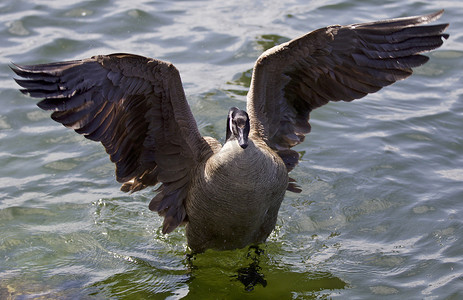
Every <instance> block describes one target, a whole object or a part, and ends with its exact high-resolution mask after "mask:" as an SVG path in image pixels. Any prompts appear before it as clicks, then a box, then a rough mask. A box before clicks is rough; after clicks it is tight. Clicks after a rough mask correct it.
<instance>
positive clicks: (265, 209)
mask: <svg viewBox="0 0 463 300" xmlns="http://www.w3.org/2000/svg"><path fill="white" fill-rule="evenodd" d="M442 14H443V10H441V11H438V12H435V13H431V14H427V15H422V16H415V17H402V18H396V19H389V20H383V21H376V22H369V23H361V24H352V25H347V26H341V25H333V26H328V27H324V28H320V29H318V30H315V31H312V32H309V33H307V34H305V35H303V36H301V37H298V38H296V39H293V40H291V41H289V42H286V43H283V44H281V45H277V46H275V47H273V48H271V49H269V50H267V51H265V52H264V53H263V54H262V55H260V56H259V57H258V59H257V61H256V63H255V65H254V68H253V73H252V79H251V84H250V88H249V92H248V94H247V103H246V111H245V110H242V109H239V108H236V107H233V108H231V109H230V110H229V112H228V115H227V121H226V137H225V143H224V144H223V145H222V144H221V143H220V142H219V141H218V140H216V139H214V138H212V137H203V136H202V135H201V134H200V131H199V129H198V127H197V124H196V121H195V119H194V117H193V114H192V112H191V110H190V107H189V104H188V102H187V100H186V96H185V93H184V89H183V86H182V82H181V78H180V75H179V71H178V70H177V69H176V68H175V67H174V65H172V64H171V63H168V62H164V61H160V60H157V59H152V58H147V57H143V56H138V55H134V54H125V53H115V54H109V55H97V56H93V57H91V58H87V59H81V60H73V61H64V62H56V63H48V64H39V65H18V64H14V63H12V65H11V66H10V67H11V69H12V70H13V71H14V72H15V73H16V75H17V76H19V78H17V77H15V80H16V82H17V83H18V84H19V85H20V86H22V89H20V91H21V92H22V93H24V94H27V95H29V96H31V97H35V98H43V99H42V100H41V101H40V102H38V104H37V105H38V106H39V108H41V109H43V110H49V111H53V113H52V114H51V118H52V119H53V120H55V121H57V122H59V123H61V124H63V125H64V126H66V127H68V128H71V129H74V130H75V132H77V133H78V134H81V135H84V136H85V137H86V138H87V139H90V140H93V141H98V142H101V143H102V144H103V146H104V148H105V150H106V152H107V153H108V154H109V157H110V160H111V161H112V162H113V163H114V164H115V167H116V171H115V173H116V180H117V181H118V182H119V183H121V184H122V186H121V190H122V191H124V192H137V191H140V190H142V189H144V188H146V187H150V186H156V187H157V189H156V194H155V196H154V197H153V198H152V200H151V201H150V203H149V209H150V210H152V211H154V212H157V213H158V214H159V215H160V216H162V217H163V218H164V219H163V224H162V233H163V234H167V233H170V232H172V231H173V230H174V229H176V228H177V227H179V226H180V225H185V226H186V229H185V232H186V238H187V244H188V247H189V248H190V249H191V250H192V251H193V252H195V253H200V252H204V251H205V250H207V249H214V250H232V249H237V248H244V247H247V246H252V245H258V244H261V243H264V242H265V241H266V239H267V237H268V236H269V234H270V233H271V232H272V231H273V229H274V228H275V224H276V221H277V215H278V211H279V208H280V205H281V203H282V201H283V198H284V196H285V193H286V191H287V190H288V191H290V192H295V193H299V192H301V188H300V187H299V186H298V185H297V183H296V182H295V180H294V179H292V178H290V177H289V175H288V173H289V172H290V171H291V170H292V169H293V168H294V167H295V166H296V165H297V164H298V161H299V153H298V152H297V151H295V150H293V149H292V148H293V147H294V146H296V145H298V144H300V143H301V142H303V141H304V137H305V135H306V134H308V133H309V132H310V130H311V127H310V124H309V115H310V112H311V111H312V110H314V109H316V108H318V107H321V106H323V105H325V104H327V103H328V102H330V101H340V100H343V101H347V102H350V101H352V100H354V99H359V98H362V97H364V96H366V95H367V94H369V93H374V92H377V91H378V90H380V89H381V88H382V87H385V86H388V85H390V84H392V83H394V82H396V81H398V80H402V79H404V78H406V77H408V76H410V75H411V74H412V72H413V70H412V69H413V68H414V67H418V66H420V65H422V64H424V63H426V62H427V61H428V59H429V58H428V57H427V56H423V55H422V54H421V53H422V52H427V51H431V50H433V49H436V48H438V47H440V46H441V45H442V44H443V41H444V39H447V38H448V34H446V33H444V31H445V29H446V28H447V27H448V24H438V25H423V24H426V23H429V22H431V21H434V20H436V19H438V18H439V17H440V16H441V15H442Z"/></svg>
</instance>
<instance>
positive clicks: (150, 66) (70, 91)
mask: <svg viewBox="0 0 463 300" xmlns="http://www.w3.org/2000/svg"><path fill="white" fill-rule="evenodd" d="M12 69H13V71H14V72H15V73H16V74H17V75H19V76H21V77H23V78H25V79H16V82H17V83H18V84H19V85H21V86H22V87H24V89H23V90H21V91H22V92H23V93H25V94H28V95H30V96H32V97H37V98H45V99H44V100H42V101H41V102H39V103H38V106H39V107H40V108H42V109H44V110H53V111H54V112H53V114H52V115H51V117H52V118H53V120H55V121H57V122H60V123H62V124H63V125H64V126H66V127H69V128H72V129H74V130H75V131H76V132H77V133H79V134H83V135H84V136H85V137H86V138H88V139H90V140H94V141H100V142H101V143H102V144H103V146H104V147H105V149H106V152H107V153H108V154H109V155H110V158H111V161H112V162H114V163H115V164H116V179H117V181H119V182H121V183H124V184H123V186H122V188H121V189H122V190H124V191H126V192H127V191H132V192H134V191H138V190H140V189H143V188H145V187H146V186H151V185H155V184H156V183H158V182H162V183H163V184H162V186H161V187H160V189H159V193H158V194H157V195H156V197H154V198H153V200H152V201H151V203H150V209H151V210H154V211H158V212H159V213H160V214H161V215H163V216H164V217H165V218H164V227H163V232H170V231H172V230H173V229H174V228H176V227H177V226H178V225H179V224H181V223H182V222H183V221H185V220H186V218H187V217H186V212H185V209H184V207H183V200H184V199H185V197H186V194H187V190H188V185H189V182H190V176H191V175H190V174H191V170H192V168H194V166H196V164H197V163H198V161H199V160H201V159H203V157H204V155H207V154H208V153H209V151H208V149H209V146H208V144H207V143H206V142H205V140H204V139H203V138H202V137H201V135H200V133H199V131H198V128H197V125H196V122H195V120H194V118H193V115H192V113H191V110H190V107H189V106H188V103H187V101H186V99H185V94H184V91H183V87H182V83H181V79H180V75H179V73H178V71H177V69H176V68H175V67H174V66H173V65H172V64H169V63H166V62H162V61H158V60H154V59H149V58H145V57H141V56H136V55H131V54H112V55H107V56H95V57H92V58H89V59H84V60H76V61H68V62H58V63H51V64H43V65H34V66H19V65H15V66H14V67H12ZM203 151H204V152H203Z"/></svg>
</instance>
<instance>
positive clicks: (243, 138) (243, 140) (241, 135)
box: [238, 128, 248, 149]
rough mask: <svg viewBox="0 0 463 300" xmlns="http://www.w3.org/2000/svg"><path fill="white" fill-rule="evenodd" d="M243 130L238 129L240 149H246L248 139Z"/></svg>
mask: <svg viewBox="0 0 463 300" xmlns="http://www.w3.org/2000/svg"><path fill="white" fill-rule="evenodd" d="M244 130H245V129H244V128H238V144H239V145H240V147H241V148H243V149H246V148H247V147H248V137H247V135H246V134H245V133H244Z"/></svg>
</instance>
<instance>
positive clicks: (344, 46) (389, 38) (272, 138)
mask: <svg viewBox="0 0 463 300" xmlns="http://www.w3.org/2000/svg"><path fill="white" fill-rule="evenodd" d="M442 13H443V11H439V12H436V13H433V14H429V15H425V16H418V17H408V18H399V19H392V20H385V21H378V22H372V23H363V24H354V25H348V26H339V25H334V26H329V27H326V28H321V29H318V30H315V31H313V32H310V33H308V34H306V35H304V36H302V37H300V38H297V39H294V40H292V41H289V42H287V43H284V44H281V45H279V46H276V47H274V48H271V49H269V50H267V51H266V52H264V53H263V54H262V55H261V56H260V57H259V58H258V60H257V62H256V64H255V66H254V71H253V75H252V81H251V87H250V91H249V94H248V102H247V111H248V113H249V115H250V118H251V134H257V135H259V136H260V137H261V138H263V139H264V140H266V142H267V144H268V145H269V146H270V147H271V148H273V149H275V150H277V151H278V153H280V156H281V157H282V158H283V160H284V161H285V162H286V164H287V167H288V171H290V170H291V169H292V168H293V167H294V166H295V165H296V164H297V161H298V154H297V152H295V151H293V150H290V148H291V147H293V146H295V145H297V144H299V143H301V142H302V141H303V140H304V136H305V134H307V133H309V132H310V125H309V123H308V121H309V114H310V112H311V111H312V110H313V109H316V108H317V107H320V106H322V105H325V104H327V103H328V102H329V101H339V100H343V101H352V100H354V99H359V98H362V97H364V96H365V95H367V94H369V93H374V92H376V91H378V90H380V89H381V88H382V87H384V86H387V85H390V84H392V83H394V82H395V81H397V80H401V79H404V78H406V77H408V76H410V75H411V74H412V68H413V67H417V66H420V65H422V64H424V63H425V62H426V61H427V60H428V57H426V56H423V55H420V54H419V53H421V52H425V51H430V50H432V49H435V48H438V47H439V46H441V45H442V43H443V39H442V38H447V37H448V35H447V34H444V33H443V31H444V30H445V29H446V28H447V26H448V24H439V25H434V26H417V25H421V24H424V23H428V22H430V21H433V20H435V19H437V18H439V17H440V16H441V15H442Z"/></svg>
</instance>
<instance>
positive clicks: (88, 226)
mask: <svg viewBox="0 0 463 300" xmlns="http://www.w3.org/2000/svg"><path fill="white" fill-rule="evenodd" d="M440 8H444V9H446V12H445V14H444V16H443V17H442V19H441V21H442V22H449V23H451V26H450V28H449V29H448V32H449V33H450V35H451V37H450V39H449V40H448V41H446V42H445V44H444V46H443V47H442V48H440V49H439V50H437V51H434V52H432V53H431V54H429V56H430V57H431V59H430V61H429V63H428V64H426V65H425V66H423V67H421V68H418V69H417V70H416V72H415V74H414V75H413V76H412V77H411V78H409V79H407V80H405V81H402V82H400V83H398V84H395V85H393V86H391V87H388V88H386V89H384V90H382V91H380V92H378V93H376V94H373V95H370V96H368V97H366V98H364V99H362V100H359V101H356V102H352V103H332V104H329V105H327V106H325V107H323V108H321V109H318V110H316V111H315V112H313V113H312V115H311V120H312V121H311V123H312V127H313V128H312V133H310V135H309V136H308V137H307V139H306V142H304V143H303V144H301V145H299V146H298V147H297V150H298V151H299V152H300V153H301V154H303V156H302V159H301V162H300V163H299V166H298V167H297V168H296V169H295V170H294V171H293V172H292V176H293V177H294V178H296V179H297V181H298V182H299V184H300V185H301V186H302V188H303V189H304V191H303V192H302V193H301V194H291V193H288V194H287V196H286V198H285V201H284V202H283V204H282V207H281V210H280V214H279V220H278V224H277V228H276V230H275V232H274V233H273V234H272V235H271V237H270V239H269V240H268V242H267V243H266V244H265V245H263V246H262V249H263V250H264V254H262V255H259V256H257V255H256V254H254V253H253V252H252V251H251V250H247V249H244V250H240V251H238V250H237V251H227V252H215V251H209V252H206V253H204V254H201V255H198V256H196V258H195V259H192V260H188V259H187V258H186V256H185V254H186V253H188V249H187V247H186V239H185V236H184V229H183V228H182V229H180V230H176V231H175V232H174V233H172V234H170V235H167V236H165V235H162V234H161V231H160V226H161V223H162V220H161V218H160V217H158V216H157V214H155V213H152V212H151V211H149V210H148V208H147V205H148V203H149V200H150V199H151V197H152V195H153V191H152V190H150V189H148V190H146V191H143V192H140V193H135V194H132V195H127V194H124V193H122V192H120V191H119V185H118V184H117V183H116V181H115V178H114V167H113V165H112V164H111V163H110V161H109V159H108V157H107V155H106V153H105V151H104V149H103V147H102V146H101V145H99V144H97V143H94V142H91V141H88V140H86V139H84V138H83V137H81V136H78V135H77V134H75V133H74V132H72V131H70V130H67V129H65V128H64V127H63V126H61V125H59V124H57V123H55V122H53V121H52V120H50V118H49V113H47V112H43V111H40V110H39V109H38V108H37V107H36V106H35V102H36V101H35V100H33V99H30V98H27V97H26V96H23V95H22V94H20V93H19V92H18V91H17V88H18V86H17V85H16V84H15V83H14V81H13V80H12V77H13V74H12V72H11V71H10V69H9V68H8V64H9V63H10V62H11V61H14V62H18V63H22V64H32V63H43V62H51V61H58V60H69V59H78V58H85V57H89V56H92V55H95V54H105V53H113V52H130V53H137V54H140V55H144V56H150V57H156V58H159V59H163V60H168V61H171V62H172V63H174V64H175V65H176V66H177V68H178V69H179V70H180V72H181V74H182V78H183V82H184V86H185V91H186V94H187V97H188V99H189V101H190V104H191V107H192V110H193V113H194V115H195V117H196V119H197V122H198V125H199V126H200V128H201V132H202V133H203V134H204V135H211V136H213V137H216V138H218V139H220V140H221V141H223V138H224V135H225V131H224V130H225V128H224V126H223V125H224V119H225V116H226V113H227V111H228V108H229V107H231V106H239V107H244V106H245V100H246V99H245V94H246V90H247V87H248V86H249V80H250V69H251V68H252V66H253V63H254V61H255V59H256V58H257V57H258V55H259V54H260V53H261V52H262V51H264V50H265V49H267V48H269V47H271V46H273V45H275V44H278V43H281V42H284V41H287V40H289V39H291V38H293V37H296V36H299V35H301V34H304V33H305V32H308V31H310V30H314V29H317V28H319V27H323V26H326V25H330V24H335V23H339V24H350V23H357V22H366V21H372V20H376V19H381V18H388V17H399V16H406V15H417V14H424V13H429V12H432V11H436V10H438V9H440ZM0 16H1V19H0V20H1V25H2V26H1V29H0V38H1V41H2V43H1V45H0V68H1V73H0V101H1V110H0V166H1V168H0V228H1V231H0V299H28V298H40V299H47V298H53V299H56V298H72V299H75V298H83V299H87V298H96V299H108V298H111V299H124V298H133V299H143V298H145V299H163V298H166V297H171V298H173V299H174V298H182V297H185V298H187V299H205V298H207V299H214V298H219V299H220V298H243V297H246V298H259V299H264V298H267V299H271V298H278V299H291V298H293V299H306V298H339V299H346V298H347V299H373V298H377V297H383V298H391V299H461V298H463V260H462V255H463V246H462V245H463V223H462V219H463V218H462V216H463V138H462V135H463V129H462V128H463V81H462V69H463V63H462V56H463V36H462V30H461V29H462V28H463V24H462V23H463V21H462V17H461V16H463V4H462V2H461V1H457V0H451V1H426V2H423V1H414V0H406V1H395V0H390V1H354V0H348V1H306V0H304V1H302V0H292V1H259V0H255V1H252V0H249V1H221V0H220V1H44V0H35V1H16V0H15V1H2V2H1V3H0ZM249 274H251V275H252V274H254V278H253V279H254V281H255V285H254V286H253V287H252V286H248V287H247V288H246V286H245V283H246V282H247V281H246V280H247V279H249V278H247V277H246V275H249ZM243 282H244V283H243Z"/></svg>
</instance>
